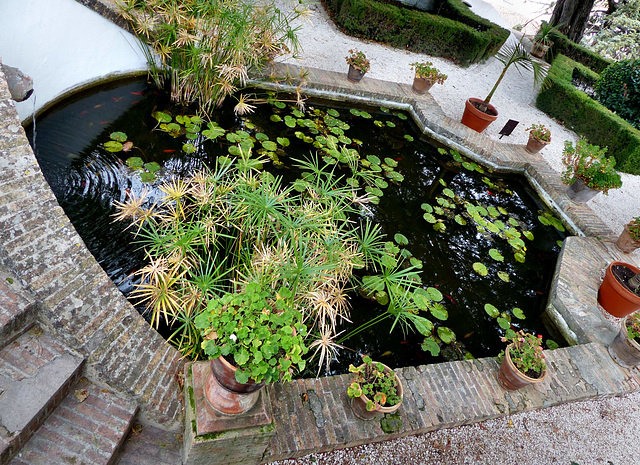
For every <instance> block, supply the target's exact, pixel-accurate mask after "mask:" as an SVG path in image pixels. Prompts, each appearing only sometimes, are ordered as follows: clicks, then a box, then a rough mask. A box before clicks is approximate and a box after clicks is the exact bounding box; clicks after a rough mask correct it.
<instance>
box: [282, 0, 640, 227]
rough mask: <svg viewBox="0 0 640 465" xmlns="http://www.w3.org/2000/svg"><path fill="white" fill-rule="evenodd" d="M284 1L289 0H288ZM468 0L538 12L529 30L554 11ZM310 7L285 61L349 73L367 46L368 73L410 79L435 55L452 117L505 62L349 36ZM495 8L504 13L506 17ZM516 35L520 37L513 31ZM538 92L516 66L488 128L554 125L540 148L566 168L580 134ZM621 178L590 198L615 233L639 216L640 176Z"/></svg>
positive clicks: (543, 4)
mask: <svg viewBox="0 0 640 465" xmlns="http://www.w3.org/2000/svg"><path fill="white" fill-rule="evenodd" d="M279 1H281V2H283V3H284V1H285V0H279ZM467 3H471V4H472V5H473V9H474V11H476V12H477V13H478V14H481V15H482V16H485V17H488V18H490V19H493V20H495V21H499V22H500V23H501V24H502V25H504V26H509V25H511V26H514V25H516V24H524V23H526V22H527V21H528V20H530V19H533V18H536V19H535V21H532V22H531V23H530V24H528V25H527V27H526V30H527V31H531V32H535V26H536V25H537V24H538V23H539V21H541V20H542V19H546V18H548V17H549V14H548V13H545V11H549V12H550V11H551V10H549V9H548V6H549V3H550V2H549V1H548V0H540V1H531V0H521V1H517V0H514V1H511V2H510V1H506V0H489V2H484V1H482V0H468V1H467ZM494 6H495V8H494ZM311 8H312V10H313V16H312V17H311V18H310V20H305V21H300V24H301V27H302V29H301V31H300V33H299V38H300V42H301V44H302V48H303V53H302V55H301V57H300V59H293V58H289V59H286V60H285V61H286V62H289V63H293V64H297V65H300V66H303V67H305V66H306V67H312V68H320V69H326V70H329V71H338V72H344V73H346V71H347V64H346V62H345V56H346V55H347V52H348V50H350V49H353V48H357V49H359V50H361V51H363V52H365V54H366V55H367V58H369V60H370V61H371V70H370V71H369V72H368V73H367V75H366V76H365V79H366V78H367V77H370V78H375V79H381V80H386V81H394V82H402V83H407V84H410V83H411V82H413V71H412V70H411V65H410V64H411V63H413V62H416V61H431V62H432V63H433V64H434V65H435V66H436V67H437V68H438V69H439V70H440V71H441V72H444V73H445V74H447V75H448V76H449V78H448V79H447V80H446V81H445V83H444V84H443V85H437V84H436V85H435V86H433V87H432V88H431V91H430V93H431V95H432V96H433V97H434V98H435V100H436V101H437V102H438V103H439V104H440V106H441V107H442V109H443V111H444V112H445V114H447V116H449V117H451V118H453V119H457V120H459V119H460V118H461V117H462V112H463V110H464V103H465V101H466V99H467V98H469V97H478V98H484V97H486V95H487V94H488V93H489V91H490V90H491V88H492V87H493V85H494V84H495V82H496V80H497V78H498V76H499V75H500V72H501V71H502V67H503V65H502V64H501V63H500V62H499V61H498V60H496V59H495V58H490V59H489V60H488V61H487V62H486V63H481V64H474V65H471V66H469V67H467V68H461V67H459V66H456V65H454V64H453V63H452V62H450V61H448V60H446V59H444V58H440V57H432V56H429V55H421V54H418V53H413V52H408V51H405V50H401V49H396V48H393V47H388V46H386V45H382V44H378V43H374V42H369V41H363V40H359V39H356V38H353V37H349V36H347V35H345V34H342V33H341V32H340V31H338V30H337V28H336V26H335V25H334V24H333V22H332V21H331V20H330V19H329V17H328V16H327V13H326V12H325V11H324V9H323V7H322V6H321V5H320V4H319V3H316V4H314V5H312V7H311ZM496 10H498V11H499V12H500V14H501V15H502V16H503V17H504V19H501V16H500V15H498V13H497V12H496ZM511 39H512V40H515V39H514V35H513V34H512V37H511ZM536 94H537V90H536V89H534V86H533V75H532V74H531V73H529V72H527V71H523V73H520V72H519V71H518V70H517V69H515V68H514V67H513V66H512V67H511V68H510V69H509V70H508V71H507V74H506V76H505V78H504V80H503V81H502V83H501V84H500V86H499V87H498V90H497V91H496V93H495V94H494V96H493V98H492V99H491V103H492V104H493V105H494V106H495V107H496V108H497V109H498V112H499V116H498V119H497V121H495V122H494V123H493V124H492V125H490V126H489V128H487V130H486V131H485V134H486V135H487V136H488V137H491V138H492V139H495V140H498V138H499V134H498V132H499V131H500V129H502V127H503V126H504V124H505V123H506V122H507V120H509V119H514V120H516V121H519V122H520V124H519V125H518V126H517V127H516V129H515V130H514V131H513V133H512V134H511V136H508V137H503V138H502V142H508V143H514V144H523V145H524V144H526V142H527V139H528V132H527V131H526V128H528V127H529V126H530V125H531V124H533V123H536V124H540V123H542V124H544V125H546V126H547V127H549V128H550V129H551V144H549V145H548V146H547V147H546V148H544V149H543V150H542V152H541V153H542V155H543V156H544V158H545V159H546V160H547V161H548V162H549V164H550V165H551V167H552V168H553V169H554V170H556V171H558V172H561V171H562V169H563V165H562V150H563V148H564V141H565V140H570V141H573V142H575V141H576V140H578V136H577V135H576V134H575V133H574V132H572V131H570V130H568V129H566V128H565V127H564V126H563V125H562V124H561V123H559V122H556V121H554V120H552V119H551V118H550V117H549V116H547V115H546V114H545V113H543V112H542V111H540V110H538V109H537V108H535V103H534V101H535V97H536ZM622 183H623V185H622V188H621V189H617V190H613V191H610V192H609V195H602V194H599V195H597V196H596V197H595V198H594V199H593V200H591V201H589V203H588V205H589V206H590V207H591V208H592V209H593V210H594V211H595V212H596V214H598V215H599V216H600V217H601V218H602V219H603V220H604V221H605V222H606V223H607V224H609V225H610V228H611V229H612V230H613V231H614V232H615V233H619V232H620V231H622V229H623V227H624V225H625V224H626V223H628V222H629V221H630V220H631V219H632V218H634V217H636V216H640V176H633V175H628V174H622Z"/></svg>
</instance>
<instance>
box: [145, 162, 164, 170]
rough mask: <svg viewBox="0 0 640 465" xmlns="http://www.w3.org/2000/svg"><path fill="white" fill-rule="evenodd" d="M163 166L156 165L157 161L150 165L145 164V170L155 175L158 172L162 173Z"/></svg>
mask: <svg viewBox="0 0 640 465" xmlns="http://www.w3.org/2000/svg"><path fill="white" fill-rule="evenodd" d="M160 168H161V166H160V165H159V164H158V163H156V162H155V161H152V162H150V163H145V164H144V169H145V170H147V171H149V172H150V173H155V172H157V171H160Z"/></svg>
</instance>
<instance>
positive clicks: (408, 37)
mask: <svg viewBox="0 0 640 465" xmlns="http://www.w3.org/2000/svg"><path fill="white" fill-rule="evenodd" d="M322 2H323V4H324V6H325V8H326V9H327V11H328V12H329V14H330V16H331V17H332V18H333V20H334V21H335V22H336V24H337V25H338V26H339V27H340V29H342V31H343V32H345V33H347V34H349V35H352V36H355V37H362V38H365V39H369V40H375V41H377V42H383V43H386V44H389V45H391V46H394V47H398V48H405V49H407V50H411V51H414V52H419V53H426V54H428V55H432V56H441V57H445V58H449V59H451V60H453V61H454V62H456V63H459V64H462V65H469V64H471V63H476V62H478V61H481V60H483V59H485V58H487V57H489V56H491V55H493V54H495V53H496V52H497V51H498V50H499V49H500V47H501V46H502V44H503V43H504V42H505V41H506V40H507V37H509V31H507V30H506V29H502V28H501V27H499V26H496V25H495V24H492V23H490V22H489V21H487V20H485V19H482V18H480V17H478V16H476V15H474V14H473V13H471V11H470V10H469V8H468V7H467V6H465V5H463V4H462V2H461V1H460V0H447V2H445V6H446V7H443V9H442V10H443V11H445V12H449V13H450V14H451V15H453V16H455V18H456V19H457V20H456V19H451V18H448V17H443V16H438V15H433V14H430V13H427V12H424V11H416V10H412V9H409V8H404V7H401V6H397V5H394V4H386V3H381V2H378V1H375V0H322ZM465 10H466V11H465Z"/></svg>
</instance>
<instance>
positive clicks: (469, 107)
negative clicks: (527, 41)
mask: <svg viewBox="0 0 640 465" xmlns="http://www.w3.org/2000/svg"><path fill="white" fill-rule="evenodd" d="M523 37H524V36H523ZM523 37H522V38H520V41H519V42H518V43H517V44H515V45H514V44H513V43H505V44H504V45H503V46H502V48H501V49H500V51H499V52H498V53H497V54H496V58H497V59H498V60H499V61H500V62H501V63H502V64H503V65H504V68H502V72H501V73H500V76H498V80H497V81H496V83H495V84H494V86H493V88H492V89H491V92H489V95H487V97H486V98H485V99H484V100H482V99H478V98H473V97H472V98H469V99H468V100H467V102H466V104H465V109H464V113H463V115H462V121H461V122H462V124H464V125H465V126H467V127H469V128H471V129H473V130H474V131H477V132H482V131H484V130H485V129H486V128H487V127H488V126H489V125H490V124H491V123H492V122H494V121H495V120H496V119H497V118H498V110H496V108H495V107H494V106H493V105H491V104H490V103H489V102H490V101H491V97H493V94H494V93H495V92H496V89H497V88H498V86H499V85H500V83H501V82H502V79H503V78H504V76H505V74H506V73H507V70H508V69H509V68H510V67H511V65H514V66H515V67H516V68H518V69H519V70H527V71H532V72H533V81H534V85H537V84H538V83H541V82H542V81H543V80H544V78H545V76H546V75H547V70H548V66H547V65H546V63H540V62H539V61H537V60H535V59H534V58H533V57H532V56H531V55H530V54H529V52H527V50H526V49H525V48H524V46H523V45H522V39H523Z"/></svg>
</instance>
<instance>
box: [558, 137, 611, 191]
mask: <svg viewBox="0 0 640 465" xmlns="http://www.w3.org/2000/svg"><path fill="white" fill-rule="evenodd" d="M606 152H607V148H606V147H605V148H602V149H601V148H600V147H599V146H597V145H592V144H589V143H588V142H587V141H586V139H584V138H581V139H580V140H579V141H578V142H577V143H576V145H575V147H574V145H573V143H572V142H571V141H565V143H564V151H563V153H562V162H563V163H564V165H565V166H566V169H565V171H564V173H563V174H562V180H563V181H564V182H565V183H567V184H573V183H574V182H576V180H578V179H580V180H582V181H583V182H584V183H585V184H586V185H587V186H588V187H590V188H591V189H596V190H599V191H602V192H604V193H605V194H606V193H607V192H608V191H609V190H610V189H617V188H620V187H621V186H622V179H621V178H620V174H618V172H617V171H616V170H615V169H614V166H615V163H616V160H615V158H613V157H609V158H607V157H606V156H605V155H606Z"/></svg>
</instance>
